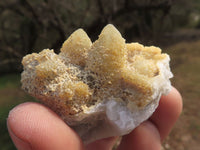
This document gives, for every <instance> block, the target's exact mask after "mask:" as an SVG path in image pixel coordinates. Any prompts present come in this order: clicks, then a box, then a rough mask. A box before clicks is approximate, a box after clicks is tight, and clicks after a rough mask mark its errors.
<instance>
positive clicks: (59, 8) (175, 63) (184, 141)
mask: <svg viewBox="0 0 200 150" xmlns="http://www.w3.org/2000/svg"><path fill="white" fill-rule="evenodd" d="M108 23H112V24H114V25H115V26H116V28H117V29H118V30H119V31H120V32H121V34H122V36H123V37H124V38H125V39H126V40H127V42H140V43H142V44H144V45H147V46H150V45H155V46H159V47H161V48H162V50H163V52H166V53H168V54H170V56H171V68H172V71H173V73H174V78H173V79H172V84H173V85H174V86H175V87H176V88H177V89H178V90H179V91H180V92H181V94H182V96H183V103H184V108H183V113H182V115H181V117H180V118H179V120H178V121H177V123H176V125H175V127H174V128H173V130H172V132H171V134H170V136H169V137H168V138H167V139H166V140H165V142H164V143H163V149H166V150H189V149H190V150H197V149H199V147H200V142H199V141H200V119H199V118H200V111H199V107H200V91H199V89H200V49H199V47H200V1H199V0H73V1H72V0H59V1H57V0H1V1H0V149H1V150H15V147H14V145H13V144H12V142H11V139H10V138H9V135H8V133H7V128H6V118H7V116H8V112H9V110H10V109H12V108H13V107H14V106H16V105H17V104H19V103H22V102H24V101H35V99H34V98H32V97H30V96H28V95H27V94H26V93H24V92H23V91H22V90H21V88H20V73H21V72H22V69H23V68H22V65H21V60H22V57H23V56H25V55H26V54H29V53H33V52H39V51H41V50H42V49H44V48H51V49H54V50H55V52H59V49H60V47H61V45H62V43H63V42H64V41H65V39H66V38H67V37H68V36H69V35H70V34H71V33H72V32H73V31H74V30H76V29H77V28H83V29H84V30H85V31H86V32H87V33H88V35H89V37H90V38H91V39H92V41H94V40H96V39H97V38H98V34H99V33H100V31H101V30H102V28H103V27H104V26H105V25H106V24H108Z"/></svg>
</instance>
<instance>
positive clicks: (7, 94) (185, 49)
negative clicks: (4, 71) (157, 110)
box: [0, 40, 200, 150]
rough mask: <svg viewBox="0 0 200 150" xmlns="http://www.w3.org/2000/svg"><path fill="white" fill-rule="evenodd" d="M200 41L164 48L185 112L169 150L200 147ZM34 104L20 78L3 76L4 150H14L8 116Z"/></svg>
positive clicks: (0, 117) (0, 121) (0, 133)
mask: <svg viewBox="0 0 200 150" xmlns="http://www.w3.org/2000/svg"><path fill="white" fill-rule="evenodd" d="M199 47H200V40H197V41H192V42H191V41H182V42H179V43H177V44H173V45H172V46H167V47H163V51H164V52H166V53H168V54H170V56H171V59H172V61H171V68H172V72H173V73H174V78H173V79H172V84H173V85H174V86H175V87H176V88H177V89H178V90H179V91H180V93H181V94H182V96H183V104H184V105H183V112H182V114H181V116H180V118H179V120H178V121H177V123H176V125H175V127H174V128H173V130H172V132H171V134H170V136H169V137H168V138H167V139H166V141H165V142H164V144H163V147H164V149H166V150H198V149H199V147H200V142H199V141H200V119H199V118H200V111H199V107H200V91H199V89H200V49H199ZM32 100H34V99H33V98H31V97H30V96H28V95H27V94H25V93H24V92H23V91H22V90H21V89H20V75H19V74H10V75H4V76H0V148H1V150H14V149H15V148H14V145H13V144H12V142H11V140H10V138H9V135H8V133H7V129H6V118H7V115H8V112H9V110H10V109H11V108H13V107H14V106H15V105H17V104H19V103H22V102H24V101H32Z"/></svg>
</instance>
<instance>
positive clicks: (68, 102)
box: [21, 24, 173, 143]
mask: <svg viewBox="0 0 200 150" xmlns="http://www.w3.org/2000/svg"><path fill="white" fill-rule="evenodd" d="M169 61H170V58H169V56H168V55H167V54H162V53H161V49H160V48H157V47H154V46H151V47H145V46H143V45H141V44H139V43H125V40H124V39H123V38H122V37H121V34H120V33H119V31H118V30H117V29H116V28H115V27H114V26H113V25H110V24H109V25H107V26H106V27H105V28H104V29H103V30H102V32H101V34H100V35H99V39H98V40H97V41H95V42H94V43H92V42H91V40H90V39H89V37H88V36H87V34H86V33H85V32H84V31H83V30H82V29H78V30H76V31H75V32H74V33H73V34H72V35H71V36H70V37H69V38H68V39H67V40H66V41H65V42H64V43H63V46H62V48H61V52H60V54H58V55H57V54H55V53H54V51H53V50H49V49H45V50H43V51H42V52H40V53H38V54H36V53H33V54H30V55H27V56H25V57H24V58H23V60H22V64H23V66H24V71H23V73H22V78H21V82H22V88H23V89H24V90H25V91H27V92H28V93H29V94H31V95H32V96H34V97H36V98H38V99H39V100H40V101H41V102H43V103H44V104H45V105H46V106H48V107H50V108H51V109H52V110H53V111H55V112H56V113H57V114H58V115H59V116H60V117H61V118H62V119H63V120H64V121H65V122H66V123H67V124H68V125H69V126H70V127H72V128H73V129H74V130H75V131H76V132H77V133H78V134H79V136H80V137H81V138H82V140H83V141H84V142H85V143H90V142H92V141H95V140H98V139H101V138H106V137H111V136H120V135H125V134H128V133H129V132H131V131H132V130H133V129H134V128H135V127H137V126H138V125H139V124H140V123H141V122H143V121H145V120H146V119H148V118H149V117H150V116H151V115H152V113H153V112H154V111H155V109H156V108H157V106H158V103H159V99H160V97H161V95H163V94H167V93H168V92H169V91H170V90H171V84H170V80H169V79H170V78H172V76H173V75H172V73H171V72H170V68H169Z"/></svg>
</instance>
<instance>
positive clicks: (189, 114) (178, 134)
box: [163, 40, 200, 150]
mask: <svg viewBox="0 0 200 150" xmlns="http://www.w3.org/2000/svg"><path fill="white" fill-rule="evenodd" d="M199 46H200V41H199V40H197V41H193V42H192V41H189V42H186V41H184V42H180V43H178V44H175V45H173V46H170V47H167V48H166V49H167V51H168V52H169V54H170V55H171V59H172V61H171V67H172V71H173V73H174V78H173V80H172V83H173V85H174V86H175V87H176V88H177V89H178V90H179V91H180V93H181V95H182V97H183V112H182V114H181V116H180V118H179V120H178V121H177V123H176V125H175V127H174V128H173V130H172V132H171V134H170V136H169V137H168V138H167V139H166V141H165V142H164V144H163V147H164V149H166V150H199V149H200V119H199V118H200V111H199V107H200V91H199V89H200V49H199Z"/></svg>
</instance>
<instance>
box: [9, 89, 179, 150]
mask: <svg viewBox="0 0 200 150" xmlns="http://www.w3.org/2000/svg"><path fill="white" fill-rule="evenodd" d="M181 111H182V98H181V96H180V94H179V93H178V91H177V90H176V89H175V88H173V89H172V91H171V92H170V93H169V94H168V95H167V96H162V97H161V100H160V103H159V106H158V108H157V109H156V111H155V112H154V114H153V115H152V116H151V118H150V119H149V120H147V121H145V122H143V123H142V124H141V125H140V126H138V127H137V128H136V129H134V130H133V131H132V132H131V133H129V134H128V135H125V136H123V138H122V141H121V143H120V145H119V147H118V149H117V150H129V149H131V150H146V149H148V150H160V149H161V142H162V141H163V140H164V138H165V137H166V136H167V135H168V134H169V132H170V131H171V129H172V127H173V125H174V123H175V122H176V120H177V118H178V117H179V115H180V113H181ZM7 126H8V131H9V133H10V136H11V138H12V140H13V142H14V144H15V146H16V147H17V149H19V150H84V149H87V150H110V149H112V147H113V145H114V144H115V141H116V139H117V137H111V138H106V139H102V140H98V141H95V142H93V143H91V144H89V145H86V146H84V145H83V143H82V141H81V139H80V138H79V136H78V135H77V134H76V133H75V132H74V131H73V130H72V129H71V128H70V127H69V126H67V125H66V124H65V123H64V121H62V120H61V119H60V118H59V116H58V115H56V114H55V113H54V112H53V111H52V110H50V109H49V108H47V107H45V106H43V105H41V104H38V103H32V102H27V103H24V104H20V105H18V106H16V107H15V108H14V109H12V110H11V111H10V113H9V116H8V120H7Z"/></svg>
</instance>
